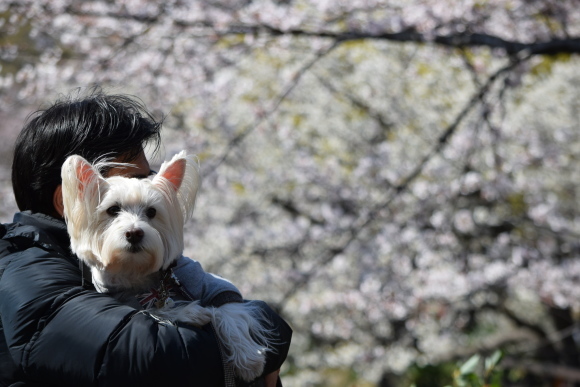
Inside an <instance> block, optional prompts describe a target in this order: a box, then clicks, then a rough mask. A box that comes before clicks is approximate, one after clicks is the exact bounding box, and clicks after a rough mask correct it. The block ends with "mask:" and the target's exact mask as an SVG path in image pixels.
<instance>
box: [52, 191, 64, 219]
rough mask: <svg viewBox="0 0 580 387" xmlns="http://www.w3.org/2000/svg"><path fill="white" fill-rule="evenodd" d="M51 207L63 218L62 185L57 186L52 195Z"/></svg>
mask: <svg viewBox="0 0 580 387" xmlns="http://www.w3.org/2000/svg"><path fill="white" fill-rule="evenodd" d="M52 205H53V206H54V209H55V210H56V212H58V214H59V215H60V216H61V217H63V218H64V203H63V201H62V185H61V184H59V185H58V186H57V187H56V189H55V190H54V194H52Z"/></svg>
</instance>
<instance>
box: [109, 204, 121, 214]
mask: <svg viewBox="0 0 580 387" xmlns="http://www.w3.org/2000/svg"><path fill="white" fill-rule="evenodd" d="M120 211H121V207H119V206H112V207H109V208H107V214H109V215H111V216H116V215H117V214H118V213H119V212H120Z"/></svg>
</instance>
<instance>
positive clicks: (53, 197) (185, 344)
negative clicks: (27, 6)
mask: <svg viewBox="0 0 580 387" xmlns="http://www.w3.org/2000/svg"><path fill="white" fill-rule="evenodd" d="M160 128H161V122H157V121H156V120H155V119H154V118H153V117H152V116H151V115H150V114H149V113H148V112H147V111H146V109H145V108H144V106H143V105H142V104H140V103H139V102H137V101H135V100H133V99H131V98H129V97H127V96H119V95H106V94H104V93H102V92H101V91H100V90H94V91H92V93H91V94H90V95H88V96H86V97H84V98H81V97H79V98H69V99H66V100H63V101H59V102H57V103H55V104H54V105H53V106H51V107H50V108H49V109H47V110H44V111H40V112H37V113H36V115H35V116H34V117H33V118H32V119H31V120H29V122H28V123H27V125H26V126H25V127H24V129H23V130H22V132H21V133H20V136H19V137H18V139H17V141H16V146H15V151H14V163H13V166H12V183H13V189H14V195H15V198H16V202H17V204H18V207H19V208H20V210H21V211H22V212H20V213H17V214H16V215H15V217H14V223H12V224H8V225H1V226H0V238H2V239H1V240H0V386H5V385H6V386H8V385H18V386H33V385H43V386H46V385H59V386H61V385H70V386H92V385H95V386H96V385H99V386H101V385H104V386H149V385H151V386H154V385H155V386H159V385H167V386H180V385H183V386H185V385H188V386H192V385H197V386H223V385H227V386H233V385H244V384H243V383H242V382H241V381H239V380H237V381H235V382H234V381H233V380H232V375H231V374H230V371H228V367H224V364H223V353H220V348H221V347H220V344H219V343H218V341H217V339H216V337H215V335H214V334H213V331H212V328H211V327H210V326H205V327H202V328H195V327H191V326H181V325H179V326H173V325H167V324H163V323H160V322H159V321H157V320H156V319H154V318H153V317H151V316H150V315H148V314H146V313H145V314H144V313H139V310H136V309H135V308H134V307H132V306H130V305H126V304H123V303H121V302H120V301H118V300H116V299H114V298H113V297H111V296H109V295H107V294H102V293H97V292H96V291H95V290H94V288H92V286H91V285H90V283H87V282H83V279H82V270H81V268H79V262H78V260H77V258H76V257H75V256H73V255H71V253H70V249H69V246H70V240H69V238H68V234H67V232H66V225H65V223H64V220H63V218H62V216H63V205H62V193H61V186H60V184H61V181H60V174H61V173H60V170H61V166H62V164H63V162H64V160H65V159H66V157H68V156H69V155H72V154H78V155H81V156H83V157H84V158H85V159H87V160H88V161H89V162H94V161H95V160H97V159H99V158H102V157H107V158H110V159H113V160H115V161H120V162H125V163H131V164H133V167H131V168H124V169H121V168H112V169H111V170H109V171H107V172H106V174H107V175H108V176H112V175H124V176H129V177H137V178H145V177H147V176H148V175H150V174H151V173H152V172H151V170H150V168H149V163H148V161H147V159H146V157H145V154H144V152H143V149H144V147H145V146H146V145H148V144H152V145H153V146H154V147H155V149H157V148H158V146H159V141H160V140H159V130H160ZM260 306H261V308H262V310H263V312H264V313H265V315H266V316H267V317H268V319H269V320H270V322H271V323H272V325H273V326H274V328H275V329H274V332H275V333H277V334H278V337H276V338H275V340H274V342H275V348H273V351H270V352H269V353H268V359H267V362H266V367H265V371H264V377H263V378H261V379H260V380H259V381H257V382H256V384H254V385H269V386H274V385H276V380H277V372H278V371H277V370H279V368H280V366H281V364H282V363H283V361H284V360H285V358H286V355H287V352H288V349H289V344H290V337H291V330H290V328H289V327H288V325H287V324H286V323H285V322H284V321H283V320H282V319H281V318H280V317H279V316H278V315H276V314H275V313H274V312H273V311H272V310H271V309H270V308H269V307H268V306H267V305H266V304H265V303H260ZM236 383H237V384H236Z"/></svg>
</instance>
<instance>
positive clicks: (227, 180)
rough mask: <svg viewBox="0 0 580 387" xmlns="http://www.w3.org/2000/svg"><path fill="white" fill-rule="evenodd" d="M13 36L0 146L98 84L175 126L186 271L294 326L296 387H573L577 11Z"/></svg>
mask: <svg viewBox="0 0 580 387" xmlns="http://www.w3.org/2000/svg"><path fill="white" fill-rule="evenodd" d="M0 15H2V22H1V23H0V31H1V32H2V34H1V36H2V37H1V38H0V42H1V45H0V50H1V51H0V55H1V57H0V61H1V62H0V63H1V66H2V67H1V72H0V99H1V101H2V103H1V104H0V114H1V115H2V117H7V119H6V120H3V122H2V123H1V124H0V128H1V130H2V132H3V133H4V135H5V136H12V137H11V138H13V136H14V133H16V132H17V130H18V129H19V127H20V126H21V124H20V125H19V124H18V122H21V120H23V119H24V117H23V115H22V113H18V112H21V111H30V110H33V109H34V108H36V107H37V106H38V105H40V104H42V103H45V102H46V101H50V100H53V99H54V98H56V97H57V96H58V93H61V92H69V91H70V90H72V89H74V88H75V87H86V86H88V85H91V84H99V85H102V86H103V87H105V88H106V89H107V90H109V91H111V92H123V93H131V94H135V95H138V96H140V98H142V99H143V100H144V101H145V103H146V104H147V105H148V106H149V107H150V108H151V109H153V110H154V111H155V112H157V114H159V115H162V114H163V115H165V129H164V130H165V137H164V142H165V152H164V155H162V156H170V155H171V154H172V153H174V152H176V151H178V150H180V149H182V148H184V147H185V148H187V149H188V150H190V151H192V152H195V153H196V154H198V157H199V159H200V163H201V168H202V172H203V175H204V186H203V189H202V191H201V193H200V196H199V201H198V205H197V208H196V216H195V219H194V221H193V222H192V223H190V224H188V226H187V230H186V232H187V235H188V239H189V241H188V246H187V249H186V254H187V255H189V256H191V257H192V258H195V259H198V260H200V261H201V262H202V263H203V265H204V266H205V267H206V269H208V270H210V271H213V272H216V273H219V274H221V275H223V276H225V277H228V278H230V279H231V280H232V281H233V282H234V283H236V284H237V285H238V286H239V287H240V288H241V290H242V291H243V292H244V294H245V295H246V296H247V297H249V298H261V299H265V300H267V301H268V302H269V303H271V304H272V305H273V306H275V307H276V308H278V310H279V311H280V312H281V313H282V314H283V315H284V317H286V318H287V319H288V321H289V322H290V323H291V324H292V326H293V328H294V330H295V336H294V340H293V348H292V350H291V354H290V358H289V361H288V363H287V365H286V368H285V369H284V370H283V373H284V374H285V376H284V380H285V383H286V384H288V385H296V386H308V385H312V386H315V385H339V383H346V382H338V381H334V379H331V378H332V377H336V375H338V374H341V375H342V373H340V372H339V371H340V370H347V371H348V372H344V375H347V376H348V375H350V372H354V373H356V375H357V376H356V378H357V379H358V381H359V382H361V381H363V380H366V381H368V382H369V383H375V384H380V383H382V384H383V385H387V384H386V383H387V380H388V379H389V378H390V376H389V375H402V374H404V373H405V372H406V370H408V369H409V367H411V366H413V365H415V366H418V367H421V366H423V365H426V364H439V363H442V362H445V361H450V360H451V361H452V360H456V359H460V358H464V357H467V356H469V355H471V354H473V353H476V352H489V351H492V350H494V349H496V348H502V349H504V350H505V351H506V354H507V355H506V359H505V364H507V366H509V367H513V368H519V369H522V370H524V371H525V372H524V375H525V376H524V378H528V379H526V380H528V382H530V383H531V381H534V383H539V382H538V380H544V379H546V378H551V377H560V378H562V377H565V378H566V379H567V380H571V381H580V377H578V375H577V374H575V373H574V368H580V358H579V353H578V351H579V349H578V345H577V343H576V339H575V338H576V336H577V335H578V330H577V321H578V311H579V310H580V309H579V307H580V301H579V300H580V288H579V287H578V286H576V283H577V282H578V279H579V278H580V263H578V259H577V258H578V255H579V252H580V244H579V243H578V241H577V240H578V236H579V235H580V211H579V210H578V209H577V207H578V206H577V203H578V197H579V195H580V185H579V183H578V182H579V181H580V168H579V167H578V158H579V157H580V153H579V152H580V133H579V131H578V129H577V128H578V126H579V121H580V115H579V111H580V110H579V108H580V102H578V101H580V95H579V94H580V87H578V86H579V85H580V75H579V74H580V72H579V71H578V70H579V68H580V59H579V57H578V53H580V9H578V7H577V4H576V2H575V1H572V0H561V1H556V0H547V1H537V0H533V1H530V0H527V1H524V0H494V1H475V0H473V1H463V2H456V1H452V0H439V1H433V0H411V1H395V0H383V1H381V0H366V1H365V0H356V1H323V0H319V1H313V0H310V1H307V0H302V1H298V0H296V1H293V0H278V1H273V0H271V1H267V0H246V1H228V0H223V1H220V0H206V1H197V2H188V1H180V0H171V1H164V2H158V1H148V0H127V1H116V2H111V1H82V2H81V1H73V0H42V1H39V0H36V1H32V0H30V1H8V0H0ZM16 107H18V109H17V108H16ZM8 117H11V118H10V119H8ZM3 146H5V147H6V146H7V145H3ZM3 149H6V150H7V149H9V148H3ZM161 158H163V157H161ZM3 161H4V162H5V163H7V162H9V161H8V157H6V160H3ZM6 170H7V169H5V170H3V171H6ZM0 177H1V178H2V179H3V182H5V184H3V188H2V191H1V192H0V194H1V195H2V197H3V199H2V200H3V203H5V204H4V206H3V207H2V212H3V216H4V220H5V221H9V213H11V212H13V211H14V208H13V205H12V204H10V203H12V202H10V201H9V200H11V199H9V196H10V195H11V193H10V190H9V175H8V173H7V172H6V173H5V172H3V173H2V174H0ZM522 360H529V361H533V362H536V363H534V364H541V365H543V367H529V366H527V364H530V363H524V362H523V361H522ZM555 364H558V366H559V367H560V368H558V367H555V366H554V367H550V366H551V365H555ZM538 370H543V371H542V372H539V371H538ZM546 370H548V371H546ZM550 370H552V371H550ZM544 371H545V372H544ZM563 375H564V376H563ZM534 378H535V379H534ZM345 385H347V384H345Z"/></svg>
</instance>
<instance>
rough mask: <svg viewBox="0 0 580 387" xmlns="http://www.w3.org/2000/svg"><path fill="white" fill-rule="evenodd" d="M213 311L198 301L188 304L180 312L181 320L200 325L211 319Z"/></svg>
mask: <svg viewBox="0 0 580 387" xmlns="http://www.w3.org/2000/svg"><path fill="white" fill-rule="evenodd" d="M211 317H212V313H211V311H210V310H209V309H207V308H204V307H203V306H201V305H200V304H199V303H198V302H192V303H190V304H187V305H186V306H185V307H184V308H183V309H182V310H181V313H180V316H179V320H180V321H183V322H185V323H187V324H191V325H195V326H198V327H201V326H204V325H205V324H207V323H209V322H210V321H211Z"/></svg>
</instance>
